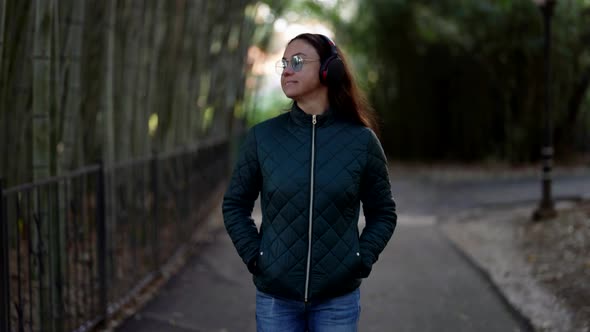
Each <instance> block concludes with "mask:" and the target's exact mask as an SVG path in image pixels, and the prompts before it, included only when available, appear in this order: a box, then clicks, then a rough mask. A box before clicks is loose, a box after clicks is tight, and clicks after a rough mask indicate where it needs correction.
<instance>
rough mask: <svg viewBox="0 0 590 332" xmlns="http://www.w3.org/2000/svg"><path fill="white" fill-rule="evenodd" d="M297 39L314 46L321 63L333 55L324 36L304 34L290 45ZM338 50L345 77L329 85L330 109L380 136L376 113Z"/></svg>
mask: <svg viewBox="0 0 590 332" xmlns="http://www.w3.org/2000/svg"><path fill="white" fill-rule="evenodd" d="M297 39H301V40H304V41H305V42H307V43H308V44H310V45H311V46H313V48H315V50H316V52H318V54H319V56H320V60H321V63H324V61H326V59H328V58H329V57H330V56H331V55H332V46H331V45H330V44H329V43H328V42H327V40H326V39H325V38H324V37H323V36H322V35H319V34H313V33H302V34H300V35H298V36H296V37H295V38H293V39H291V40H290V41H289V43H288V44H291V42H293V41H294V40H297ZM288 44H287V45H288ZM336 49H337V50H338V57H339V58H340V59H341V60H342V63H343V64H344V75H343V78H342V80H341V81H340V82H338V84H330V85H328V102H329V103H330V108H332V109H333V110H334V111H335V112H337V114H338V115H339V116H342V117H344V118H346V119H348V120H351V121H353V122H356V123H359V124H362V125H363V126H365V127H368V128H371V129H372V130H373V131H374V132H375V134H377V136H379V125H378V122H377V117H376V115H375V112H374V110H373V108H372V107H371V105H370V104H369V102H368V101H367V98H366V96H365V94H364V93H363V91H362V90H361V89H360V88H359V86H358V84H357V82H356V80H355V79H354V76H353V75H352V71H351V70H350V67H349V65H348V62H347V61H346V59H345V57H344V55H343V54H342V51H341V50H340V48H338V46H336ZM318 75H319V73H318Z"/></svg>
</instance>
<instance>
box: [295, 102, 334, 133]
mask: <svg viewBox="0 0 590 332" xmlns="http://www.w3.org/2000/svg"><path fill="white" fill-rule="evenodd" d="M289 113H290V115H291V119H292V120H293V122H295V123H296V124H298V125H300V126H308V127H311V126H312V125H313V123H312V120H313V116H312V115H311V114H307V113H305V112H304V111H303V110H302V109H301V108H299V106H297V103H295V102H294V103H293V106H292V107H291V112H289ZM333 121H334V111H332V109H331V108H328V109H327V110H326V111H325V112H324V113H322V114H320V115H317V116H316V127H321V126H327V125H329V124H330V123H332V122H333Z"/></svg>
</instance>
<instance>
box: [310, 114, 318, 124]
mask: <svg viewBox="0 0 590 332" xmlns="http://www.w3.org/2000/svg"><path fill="white" fill-rule="evenodd" d="M316 116H317V115H315V114H314V115H313V119H312V120H311V122H312V123H313V124H316V123H317V121H316V119H315V117H316Z"/></svg>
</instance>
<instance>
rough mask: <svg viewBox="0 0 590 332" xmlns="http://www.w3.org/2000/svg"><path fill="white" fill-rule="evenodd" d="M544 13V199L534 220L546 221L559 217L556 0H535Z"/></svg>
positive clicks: (542, 150)
mask: <svg viewBox="0 0 590 332" xmlns="http://www.w3.org/2000/svg"><path fill="white" fill-rule="evenodd" d="M533 1H534V2H535V4H537V6H538V7H539V8H540V9H541V12H542V13H543V23H544V26H545V41H544V58H545V105H544V106H545V109H544V112H543V120H544V135H543V136H544V139H543V148H542V149H541V157H542V159H543V161H542V162H543V169H542V198H541V202H540V203H539V206H538V207H537V209H536V210H535V212H534V213H533V220H545V219H550V218H554V217H555V216H556V215H557V212H556V211H555V207H554V204H553V198H552V197H551V169H552V167H553V126H552V121H551V87H550V86H551V83H550V82H551V18H552V16H553V10H554V8H555V3H556V0H533Z"/></svg>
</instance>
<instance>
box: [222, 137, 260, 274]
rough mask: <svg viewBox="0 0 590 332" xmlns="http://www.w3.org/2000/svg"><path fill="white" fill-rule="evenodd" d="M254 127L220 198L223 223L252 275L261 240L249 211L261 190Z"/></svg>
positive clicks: (243, 145)
mask: <svg viewBox="0 0 590 332" xmlns="http://www.w3.org/2000/svg"><path fill="white" fill-rule="evenodd" d="M256 151H257V147H256V135H255V127H254V128H252V129H251V130H250V132H249V133H248V135H247V136H246V140H245V142H244V143H243V144H242V147H241V150H240V153H239V157H238V160H237V162H236V165H235V168H234V170H233V173H232V177H231V180H230V183H229V186H228V189H227V190H226V192H225V195H224V197H223V222H224V224H225V228H226V230H227V233H228V234H229V237H230V238H231V240H232V242H233V244H234V246H235V247H236V250H237V251H238V254H239V255H240V257H241V258H242V260H243V261H244V263H245V264H246V265H247V267H248V270H249V271H250V272H252V273H254V272H255V270H256V266H255V264H254V263H255V262H256V258H257V257H258V251H259V247H260V236H259V234H258V230H257V229H256V225H255V224H254V219H253V218H252V209H253V207H254V202H255V201H256V199H257V197H258V194H259V192H260V189H261V186H262V175H261V172H260V164H259V162H258V156H257V152H256Z"/></svg>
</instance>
